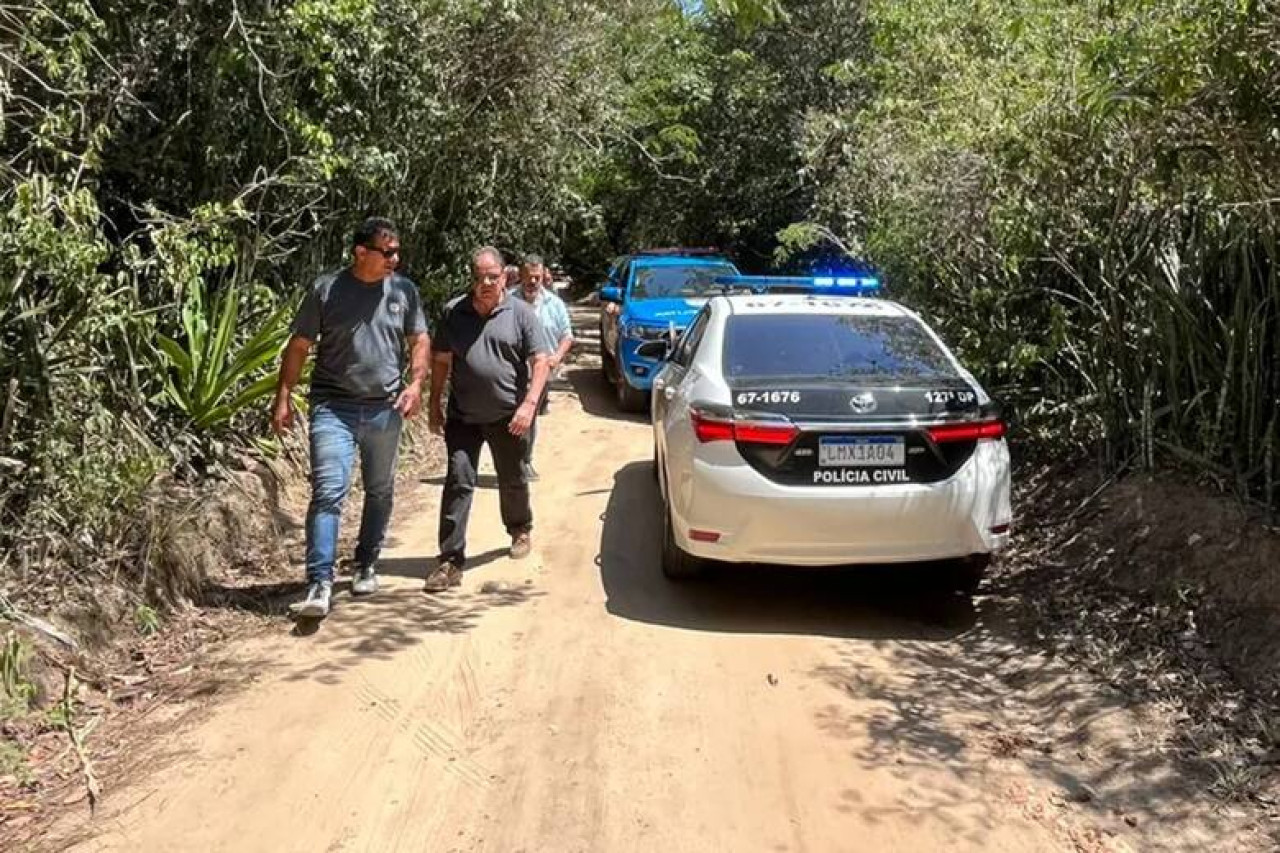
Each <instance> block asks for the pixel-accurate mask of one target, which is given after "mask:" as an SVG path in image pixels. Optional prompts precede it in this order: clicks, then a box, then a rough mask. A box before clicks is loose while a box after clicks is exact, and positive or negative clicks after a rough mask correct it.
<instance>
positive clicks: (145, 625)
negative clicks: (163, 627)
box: [133, 604, 160, 637]
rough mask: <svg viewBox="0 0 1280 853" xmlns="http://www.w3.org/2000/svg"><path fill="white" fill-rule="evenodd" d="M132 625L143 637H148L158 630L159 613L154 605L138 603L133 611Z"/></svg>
mask: <svg viewBox="0 0 1280 853" xmlns="http://www.w3.org/2000/svg"><path fill="white" fill-rule="evenodd" d="M133 626H134V628H136V629H137V631H138V633H139V634H141V635H142V636H144V637H150V636H151V635H152V634H154V633H156V632H158V631H159V630H160V614H159V613H157V612H156V610H155V608H154V607H151V606H150V605H147V604H139V605H138V606H137V607H136V608H134V611H133Z"/></svg>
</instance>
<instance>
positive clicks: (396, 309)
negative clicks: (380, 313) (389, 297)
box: [387, 302, 404, 314]
mask: <svg viewBox="0 0 1280 853" xmlns="http://www.w3.org/2000/svg"><path fill="white" fill-rule="evenodd" d="M387 310H388V311H390V312H391V313H392V314H399V313H400V312H401V311H403V310H404V306H403V305H401V304H400V303H399V302H388V303H387Z"/></svg>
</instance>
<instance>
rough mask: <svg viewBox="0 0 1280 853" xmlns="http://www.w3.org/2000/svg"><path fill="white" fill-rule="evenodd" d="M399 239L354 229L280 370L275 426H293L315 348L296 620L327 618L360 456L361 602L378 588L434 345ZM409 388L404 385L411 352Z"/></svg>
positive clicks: (370, 228)
mask: <svg viewBox="0 0 1280 853" xmlns="http://www.w3.org/2000/svg"><path fill="white" fill-rule="evenodd" d="M399 260H400V239H399V238H398V237H397V236H396V232H395V226H394V225H392V224H391V222H389V221H388V220H386V219H377V218H374V219H368V220H366V221H365V222H364V223H363V224H362V225H361V226H360V228H359V229H358V230H357V231H356V233H355V235H354V240H353V247H352V262H351V266H350V267H348V268H347V269H344V270H341V271H339V272H336V273H328V274H326V275H322V276H320V278H318V279H316V282H315V284H313V285H312V286H311V289H310V290H309V291H308V292H307V295H306V297H305V298H304V299H303V300H302V305H301V306H300V307H299V308H298V314H297V316H296V317H295V318H294V321H293V337H292V338H291V339H290V340H289V343H288V345H287V346H286V347H285V351H284V358H283V361H282V363H281V365H280V380H279V384H278V386H277V389H276V398H275V405H274V406H273V409H272V416H271V424H272V427H273V428H274V429H275V431H276V432H277V433H278V434H282V433H284V432H285V431H286V430H288V429H289V428H290V427H291V426H292V425H293V403H292V393H293V388H294V386H295V385H297V383H298V380H299V378H300V377H301V376H302V368H303V366H304V365H305V364H306V361H307V355H308V354H309V353H310V352H311V348H312V347H313V346H316V363H315V369H314V370H313V371H312V375H311V397H310V399H311V505H310V507H309V508H308V509H307V581H308V582H309V586H308V589H307V598H306V600H305V601H303V602H302V603H301V605H299V606H298V607H297V608H296V610H295V612H296V613H297V614H298V615H299V616H311V617H320V616H325V615H327V614H328V612H329V605H330V598H331V594H332V588H333V566H334V562H335V560H336V557H337V549H338V522H339V520H340V519H341V517H342V503H343V501H344V500H345V499H346V496H347V491H348V490H349V488H350V486H351V470H352V468H353V467H354V464H355V457H356V454H357V451H358V452H359V455H360V468H361V472H362V474H363V477H364V512H363V514H362V516H361V518H360V534H359V537H358V540H357V544H356V553H355V559H356V570H355V577H354V579H353V580H352V583H351V592H352V594H354V595H370V594H372V593H374V592H376V591H377V589H378V577H377V569H376V565H377V560H378V554H379V552H380V551H381V550H382V541H383V538H384V536H385V535H386V530H387V523H388V522H389V521H390V518H391V506H392V496H393V492H394V487H395V477H396V457H397V453H398V450H399V447H400V429H401V426H402V425H403V420H402V419H403V418H412V417H413V416H414V415H415V414H417V412H418V409H419V408H420V407H421V401H422V383H423V381H424V379H425V377H426V373H427V353H428V350H429V348H430V342H429V339H428V337H427V324H426V320H425V319H424V318H423V314H422V304H421V300H420V298H419V296H418V288H417V286H416V285H415V284H414V283H413V282H412V281H410V280H409V279H407V278H405V277H403V276H399V275H396V273H395V269H396V266H397V264H398V263H399ZM406 349H407V350H408V353H409V363H410V368H409V380H408V382H405V381H404V367H405V352H406Z"/></svg>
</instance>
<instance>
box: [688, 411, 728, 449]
mask: <svg viewBox="0 0 1280 853" xmlns="http://www.w3.org/2000/svg"><path fill="white" fill-rule="evenodd" d="M689 417H690V419H691V420H692V421H693V434H694V435H696V436H697V437H698V441H700V442H702V443H703V444H706V443H707V442H710V441H733V421H731V420H726V419H724V418H717V417H714V416H712V415H708V414H705V413H704V412H699V411H698V410H697V409H694V410H693V411H692V412H690V414H689Z"/></svg>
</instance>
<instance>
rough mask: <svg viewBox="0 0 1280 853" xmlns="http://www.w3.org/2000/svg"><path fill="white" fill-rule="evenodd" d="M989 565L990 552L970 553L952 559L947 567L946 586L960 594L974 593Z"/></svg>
mask: <svg viewBox="0 0 1280 853" xmlns="http://www.w3.org/2000/svg"><path fill="white" fill-rule="evenodd" d="M989 565H991V555H990V554H972V555H970V556H968V557H962V558H961V559H959V560H955V561H953V562H952V563H951V564H950V566H949V567H948V578H947V580H948V586H950V587H951V589H952V590H954V591H955V592H958V593H960V594H961V595H974V594H975V593H977V591H978V588H979V587H980V586H981V585H982V579H983V578H984V577H985V576H986V574H987V567H988V566H989Z"/></svg>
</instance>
